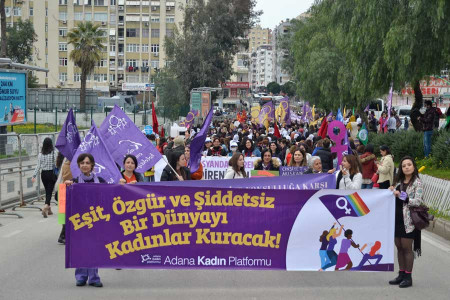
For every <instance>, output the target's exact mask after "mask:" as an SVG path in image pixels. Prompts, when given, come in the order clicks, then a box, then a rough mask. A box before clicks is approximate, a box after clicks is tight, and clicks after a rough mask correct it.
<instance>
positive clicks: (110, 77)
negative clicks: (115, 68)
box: [109, 74, 116, 82]
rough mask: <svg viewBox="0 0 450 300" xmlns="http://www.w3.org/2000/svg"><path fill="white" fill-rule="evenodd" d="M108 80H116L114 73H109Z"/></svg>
mask: <svg viewBox="0 0 450 300" xmlns="http://www.w3.org/2000/svg"><path fill="white" fill-rule="evenodd" d="M109 81H111V82H115V81H116V74H109Z"/></svg>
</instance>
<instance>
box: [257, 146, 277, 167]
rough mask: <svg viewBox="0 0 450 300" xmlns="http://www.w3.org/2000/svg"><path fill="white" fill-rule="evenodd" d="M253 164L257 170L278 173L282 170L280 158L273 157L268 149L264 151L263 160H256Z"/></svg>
mask: <svg viewBox="0 0 450 300" xmlns="http://www.w3.org/2000/svg"><path fill="white" fill-rule="evenodd" d="M253 164H254V166H255V170H266V171H278V170H279V169H280V162H279V161H278V158H276V157H272V155H271V154H270V150H269V149H267V148H266V149H264V150H263V151H262V153H261V159H258V160H255V162H254V163H253Z"/></svg>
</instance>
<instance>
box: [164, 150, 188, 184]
mask: <svg viewBox="0 0 450 300" xmlns="http://www.w3.org/2000/svg"><path fill="white" fill-rule="evenodd" d="M169 164H170V166H171V167H172V168H171V167H170V166H166V167H165V168H164V170H163V172H162V175H161V181H176V180H180V181H183V180H191V172H190V171H189V169H188V168H186V164H187V163H186V156H185V155H184V151H183V152H181V151H175V152H172V153H170V155H169ZM172 169H173V170H175V171H176V173H175V172H174V171H173V170H172Z"/></svg>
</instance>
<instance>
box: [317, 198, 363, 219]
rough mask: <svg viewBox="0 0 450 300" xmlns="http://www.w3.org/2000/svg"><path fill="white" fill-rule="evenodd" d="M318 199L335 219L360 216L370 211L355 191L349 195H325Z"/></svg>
mask: <svg viewBox="0 0 450 300" xmlns="http://www.w3.org/2000/svg"><path fill="white" fill-rule="evenodd" d="M319 199H320V201H322V203H323V205H325V207H326V208H327V209H328V210H329V211H330V213H331V214H332V215H333V216H334V218H335V219H336V220H338V219H340V218H343V217H362V216H365V215H367V214H368V213H370V209H369V208H368V207H367V205H366V203H365V202H364V200H363V199H362V198H361V196H360V195H359V194H358V193H357V192H354V193H353V194H350V195H325V196H322V197H319Z"/></svg>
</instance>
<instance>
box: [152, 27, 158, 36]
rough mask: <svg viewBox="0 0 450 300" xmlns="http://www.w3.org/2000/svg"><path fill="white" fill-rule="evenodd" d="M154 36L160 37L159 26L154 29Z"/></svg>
mask: <svg viewBox="0 0 450 300" xmlns="http://www.w3.org/2000/svg"><path fill="white" fill-rule="evenodd" d="M152 38H159V28H157V29H152Z"/></svg>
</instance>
